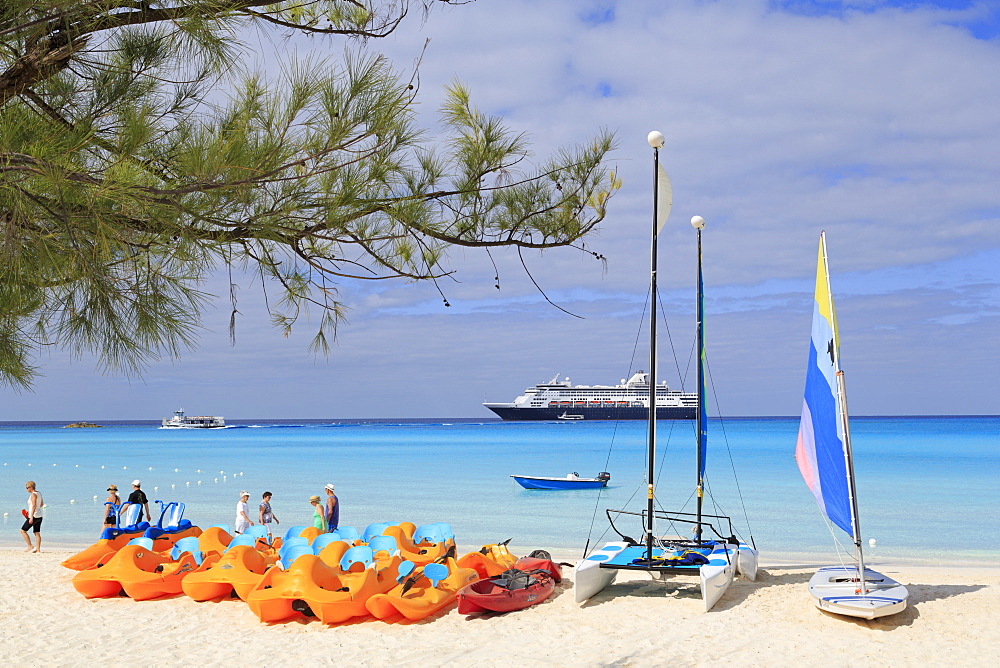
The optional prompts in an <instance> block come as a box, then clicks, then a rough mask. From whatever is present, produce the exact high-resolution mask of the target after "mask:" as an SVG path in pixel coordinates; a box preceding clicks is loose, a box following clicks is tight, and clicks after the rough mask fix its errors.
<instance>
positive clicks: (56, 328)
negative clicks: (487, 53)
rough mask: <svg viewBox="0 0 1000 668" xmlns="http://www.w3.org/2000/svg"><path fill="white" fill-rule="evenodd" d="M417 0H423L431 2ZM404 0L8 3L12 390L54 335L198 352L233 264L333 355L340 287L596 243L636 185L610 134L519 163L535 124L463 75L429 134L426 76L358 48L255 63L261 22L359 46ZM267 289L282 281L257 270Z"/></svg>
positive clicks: (118, 353)
mask: <svg viewBox="0 0 1000 668" xmlns="http://www.w3.org/2000/svg"><path fill="white" fill-rule="evenodd" d="M425 1H426V5H425V9H426V8H428V7H429V5H430V4H431V0H425ZM409 9H410V7H409V5H408V3H407V2H406V1H405V0H403V1H393V0H366V1H364V2H362V1H359V0H306V1H305V2H301V1H296V2H260V1H251V0H160V1H157V0H150V1H148V2H134V1H132V0H89V1H87V0H5V2H4V3H3V4H2V5H0V233H2V237H0V383H3V384H8V385H12V386H14V387H19V388H27V387H30V384H31V381H32V378H33V377H34V375H35V374H36V373H37V371H38V370H37V367H36V366H35V365H34V362H33V360H34V358H35V357H37V354H38V352H39V350H40V349H41V348H42V347H44V346H49V345H55V346H60V347H63V348H66V349H69V350H71V351H73V352H75V353H80V354H83V353H88V354H95V355H97V356H98V358H99V359H100V361H101V363H102V364H103V366H104V367H106V368H107V369H108V370H117V371H124V372H126V373H130V374H136V373H140V372H141V370H142V369H143V367H144V366H145V365H146V364H148V363H149V362H150V361H151V360H154V359H156V358H158V357H159V356H161V355H176V354H177V353H178V352H179V351H181V350H182V349H184V348H185V347H188V346H191V345H193V344H194V336H195V334H196V332H197V329H198V325H199V320H200V312H201V309H202V308H203V307H204V306H205V305H206V304H207V303H208V301H209V300H210V298H211V296H210V295H207V294H205V293H204V292H202V291H201V290H199V285H200V284H201V283H202V282H203V281H204V280H205V279H206V277H207V276H209V275H210V274H211V272H213V271H215V270H217V269H218V268H220V267H224V266H226V265H231V266H236V267H240V268H245V269H249V270H251V271H253V272H256V273H257V274H259V275H260V278H261V279H270V281H271V284H272V285H275V286H276V288H277V290H278V291H279V293H280V294H279V295H278V296H277V298H272V299H270V300H269V303H270V305H271V306H270V308H271V317H272V321H273V322H274V324H275V326H276V327H278V328H279V330H281V331H283V332H284V333H285V334H286V335H287V333H288V332H290V331H291V329H292V327H293V326H294V325H295V323H296V322H297V321H298V319H299V318H300V317H301V316H302V315H303V314H305V313H306V312H307V309H308V308H309V307H310V306H312V307H314V308H318V309H319V313H320V318H319V320H320V322H319V329H318V332H317V334H316V336H315V338H314V339H313V341H312V343H311V345H310V349H311V350H313V351H315V352H326V351H327V350H328V348H329V342H330V340H331V338H332V337H333V336H334V335H335V332H336V328H337V325H338V324H339V323H341V322H342V321H343V319H344V315H345V313H346V306H345V305H344V304H342V303H341V302H340V301H339V299H338V292H337V290H336V282H337V281H343V280H355V279H365V280H383V279H391V278H405V279H411V280H436V279H437V278H440V277H441V276H444V275H447V274H448V269H447V267H445V266H444V265H443V262H444V261H445V257H446V251H447V249H448V247H450V246H454V245H458V246H468V247H487V248H488V247H492V246H520V247H525V248H547V247H552V246H562V245H573V244H577V243H578V242H580V240H581V238H582V237H583V236H584V235H586V234H587V233H588V232H589V231H590V230H592V229H593V227H594V226H595V225H596V224H597V223H598V222H600V221H601V220H602V219H603V218H604V216H605V213H606V209H605V207H606V205H607V201H608V198H609V197H610V195H611V194H613V192H614V191H615V190H616V189H617V188H618V186H619V185H620V184H619V183H618V181H617V179H616V177H615V176H614V175H613V174H612V175H611V176H610V179H609V175H608V174H607V171H606V169H605V168H604V167H603V166H602V161H603V160H604V158H605V157H606V155H607V153H608V152H609V151H610V150H611V149H612V148H613V137H612V136H611V135H610V134H608V133H601V134H600V135H599V136H597V137H596V138H595V139H593V140H591V141H589V142H587V144H586V145H584V146H580V147H577V148H575V149H572V150H565V151H560V152H559V153H557V154H556V155H555V156H553V157H552V158H551V159H549V160H547V161H545V162H544V163H543V164H542V165H541V167H540V168H538V169H537V171H532V170H530V169H529V168H528V167H527V164H528V158H529V150H528V146H527V142H526V141H525V138H524V136H523V135H520V134H517V133H514V132H512V131H510V130H509V129H507V128H506V127H505V126H504V124H503V123H502V121H501V120H500V119H499V118H495V117H488V116H485V115H483V114H482V113H480V112H479V111H478V110H476V108H475V107H474V106H473V104H472V102H471V99H470V95H469V92H468V91H467V90H466V89H465V88H464V87H463V86H462V85H461V84H458V83H454V84H452V85H451V86H449V88H448V91H447V93H448V95H447V100H446V102H445V104H444V108H443V109H442V117H441V118H442V123H443V125H444V129H445V130H446V134H447V136H448V137H449V139H448V140H447V141H446V142H445V143H443V144H440V145H436V146H435V145H431V144H430V143H429V142H428V141H427V140H426V139H425V138H424V135H423V133H422V132H421V130H420V129H418V128H417V127H415V125H414V119H413V104H414V99H415V95H416V94H417V91H416V90H414V87H413V86H412V85H411V83H410V80H409V79H407V78H405V77H403V76H401V75H400V74H399V73H398V72H396V71H395V70H394V69H393V67H392V66H391V64H390V63H389V62H387V61H386V60H385V59H384V58H382V57H380V56H377V55H372V54H370V53H368V52H367V50H366V49H365V48H364V43H363V42H362V43H355V44H354V45H353V46H350V47H349V48H348V49H347V50H346V51H345V54H344V56H343V57H342V58H340V59H339V60H324V61H309V60H302V61H298V62H296V61H291V62H288V63H285V64H284V66H283V68H282V69H281V71H280V73H279V74H276V75H273V74H272V75H266V74H263V73H253V72H249V71H246V70H245V69H243V68H241V67H240V66H239V64H240V62H241V60H240V57H241V56H242V55H243V53H244V50H243V47H242V45H241V44H240V43H239V42H238V41H237V40H236V39H235V36H237V35H239V34H244V33H246V32H247V31H249V30H261V31H270V32H272V33H275V34H276V35H277V36H280V35H282V34H284V35H291V34H295V33H296V32H299V33H308V34H317V33H319V34H328V35H342V36H345V37H346V38H348V39H351V38H360V39H362V40H364V39H369V38H377V37H380V36H385V35H387V34H389V33H391V32H392V30H393V29H395V27H396V26H397V25H398V24H399V22H400V21H401V20H402V19H403V18H404V17H405V16H406V15H407V12H408V10H409ZM264 284H265V285H266V284H267V281H266V280H265V283H264Z"/></svg>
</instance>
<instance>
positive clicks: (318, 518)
mask: <svg viewBox="0 0 1000 668" xmlns="http://www.w3.org/2000/svg"><path fill="white" fill-rule="evenodd" d="M309 503H311V504H312V507H313V526H314V527H316V528H317V529H319V530H321V531H322V530H324V529H326V514H325V513H324V512H323V504H322V503H320V502H319V497H318V496H316V495H315V494H313V495H312V496H310V497H309Z"/></svg>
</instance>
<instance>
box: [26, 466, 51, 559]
mask: <svg viewBox="0 0 1000 668" xmlns="http://www.w3.org/2000/svg"><path fill="white" fill-rule="evenodd" d="M24 489H26V490H28V509H27V510H25V511H24V524H23V525H21V535H22V536H24V542H25V543H27V544H28V548H27V549H26V550H25V552H41V551H42V506H44V505H45V501H44V500H43V499H42V493H41V492H39V491H38V490H37V489H35V481H34V480H29V481H28V482H26V483H24ZM28 529H31V530H32V531H34V532H35V545H34V547H32V545H31V538H29V537H28Z"/></svg>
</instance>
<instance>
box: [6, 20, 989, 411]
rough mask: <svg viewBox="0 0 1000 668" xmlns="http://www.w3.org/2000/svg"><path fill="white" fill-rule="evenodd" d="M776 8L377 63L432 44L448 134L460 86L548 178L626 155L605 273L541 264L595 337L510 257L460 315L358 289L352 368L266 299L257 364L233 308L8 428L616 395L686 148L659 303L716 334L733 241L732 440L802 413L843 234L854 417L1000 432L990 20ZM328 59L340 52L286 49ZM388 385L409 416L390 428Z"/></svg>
mask: <svg viewBox="0 0 1000 668" xmlns="http://www.w3.org/2000/svg"><path fill="white" fill-rule="evenodd" d="M772 4H773V3H769V2H765V1H764V0H756V1H753V2H743V3H723V2H703V1H695V0H690V1H684V0H678V1H674V2H669V3H664V2H659V1H657V0H642V1H640V0H630V1H629V2H621V3H601V2H591V3H585V4H581V3H578V2H574V1H572V0H561V1H558V2H557V1H552V2H545V3H539V2H527V1H525V0H505V1H504V2H487V1H485V0H484V1H481V2H478V3H474V4H471V5H467V6H463V7H458V8H453V9H441V10H435V11H433V12H432V13H431V16H430V18H429V20H428V21H427V22H426V23H425V24H420V23H419V22H417V21H414V22H411V23H409V24H404V28H403V29H401V30H400V31H399V33H398V34H397V35H395V36H393V37H392V38H390V39H387V40H384V41H372V42H371V43H370V44H369V48H373V49H379V50H381V51H383V52H385V53H387V54H388V55H390V57H391V58H392V59H393V60H394V62H395V63H396V64H397V66H399V67H400V68H408V67H409V66H410V64H411V63H412V62H413V59H414V58H416V57H417V56H418V55H419V53H420V50H421V48H422V46H423V41H424V39H425V38H428V37H430V38H431V42H430V45H429V47H428V50H427V53H426V55H425V58H424V61H423V64H422V66H421V69H420V72H421V106H420V116H421V122H422V123H424V124H426V125H428V126H430V125H432V124H434V123H435V122H436V111H435V110H436V106H437V104H438V102H439V101H440V99H441V90H442V86H444V85H445V84H447V83H448V82H450V81H451V80H453V79H455V78H458V79H460V80H462V81H464V82H466V83H467V84H468V85H469V86H470V87H471V89H472V92H473V95H474V100H475V101H476V102H477V103H478V104H479V106H480V107H481V108H482V109H483V110H484V111H485V112H487V113H493V114H498V113H502V114H503V115H504V116H505V118H506V120H507V122H508V124H509V125H510V126H511V127H512V128H513V129H515V130H517V131H524V132H527V133H528V134H529V135H530V137H531V139H532V140H533V142H534V143H535V145H536V146H537V148H538V154H539V156H540V157H542V156H544V155H546V154H547V153H548V152H550V151H551V150H553V149H554V148H555V147H557V146H560V145H567V144H573V143H575V142H579V141H583V140H584V139H585V138H586V137H588V136H591V135H593V134H594V133H595V132H596V131H597V129H598V128H600V127H602V126H607V127H610V128H612V129H614V130H616V131H617V132H618V136H619V139H620V142H621V148H620V149H619V150H618V151H617V152H616V153H615V155H614V156H613V159H614V164H615V166H616V167H617V168H618V169H619V170H620V173H621V175H622V176H623V178H624V180H625V186H624V188H623V189H622V191H621V192H620V193H619V194H618V195H617V197H616V198H615V199H614V200H613V203H612V206H611V212H610V215H609V217H608V219H607V221H606V222H605V223H604V224H603V225H602V229H601V230H600V231H599V232H598V234H596V235H595V236H594V238H593V239H592V240H591V241H590V243H589V245H590V246H591V247H593V248H594V249H595V250H597V251H599V252H601V253H602V254H604V255H605V256H606V257H607V258H608V265H607V272H604V271H603V270H602V265H601V263H599V262H597V261H595V260H594V259H593V258H591V257H589V256H585V255H582V254H579V253H577V252H575V251H573V250H569V249H563V250H556V251H549V252H547V253H545V254H543V255H541V256H539V255H537V254H531V255H528V256H527V263H528V266H529V267H530V268H531V271H532V275H533V276H534V277H535V279H536V280H538V282H539V283H540V284H541V286H542V287H543V289H544V290H545V291H546V293H547V294H549V296H550V297H551V298H552V299H553V300H554V301H556V302H557V303H559V304H560V305H561V306H564V307H565V308H567V309H568V310H570V311H573V312H575V313H580V314H581V315H585V316H586V317H587V319H586V320H578V319H576V318H572V317H569V316H565V315H563V314H562V313H560V312H559V311H556V310H555V309H553V308H552V307H549V306H547V305H546V304H544V302H543V300H542V299H541V297H540V296H539V295H538V292H537V290H536V289H535V288H534V286H533V285H532V283H531V281H530V280H529V279H528V278H527V276H526V275H525V274H524V272H523V270H522V269H521V266H520V261H519V260H518V259H517V256H516V255H515V254H512V253H503V252H500V253H496V254H495V256H494V257H495V260H496V263H497V265H498V269H499V273H500V277H501V285H502V290H501V291H500V292H499V293H497V291H496V289H495V288H494V287H493V276H494V268H493V265H492V264H491V262H490V261H489V258H488V257H486V256H485V255H484V254H482V253H479V252H475V251H469V250H461V249H456V250H455V251H453V252H452V254H451V261H452V263H453V266H454V267H455V268H456V269H458V273H457V275H456V278H457V279H458V281H460V282H452V281H449V280H445V281H442V283H441V286H442V289H443V290H444V291H445V294H446V295H447V297H448V299H449V300H450V301H451V303H453V304H454V307H453V309H451V310H448V309H445V308H444V307H443V305H441V301H440V296H439V295H438V294H437V291H436V290H435V289H434V288H433V286H431V285H413V284H409V283H403V282H396V283H391V284H388V283H382V282H380V283H348V284H344V285H343V286H342V296H343V298H344V299H345V301H346V302H347V303H348V305H349V306H351V307H352V309H351V311H350V312H349V319H350V322H349V324H347V325H346V326H345V327H344V328H343V329H342V330H341V333H340V338H339V342H338V345H337V347H336V349H335V352H334V355H333V357H332V358H331V361H329V362H319V363H314V361H313V360H312V358H311V357H310V356H309V355H308V354H307V353H306V352H305V347H306V341H307V340H308V336H309V333H308V331H307V327H302V328H298V329H297V330H296V332H295V333H294V334H293V336H292V337H291V339H289V340H286V339H283V338H282V337H281V336H280V335H279V334H277V333H276V332H274V331H273V330H270V329H269V328H268V326H267V318H266V316H265V315H264V314H263V313H262V312H261V311H260V309H261V304H260V301H261V300H260V299H259V298H254V297H250V296H249V292H250V290H249V289H248V290H245V291H243V292H242V293H241V311H243V312H244V313H245V314H246V315H245V316H244V318H242V319H241V325H240V331H239V338H238V345H237V347H236V348H230V347H229V346H228V344H227V342H226V341H227V340H226V336H225V331H226V325H227V322H228V311H227V310H226V309H225V308H224V307H223V308H222V309H221V310H220V312H219V313H213V314H210V324H211V328H212V329H213V330H215V333H214V334H210V335H208V336H207V337H206V339H205V340H204V347H203V348H202V349H201V350H200V351H198V352H196V353H192V354H189V355H185V356H184V358H183V359H182V361H181V362H179V363H176V364H162V365H157V366H156V367H155V368H154V369H153V370H152V371H151V373H150V376H149V381H148V382H147V384H146V385H140V384H133V385H131V386H129V385H128V384H127V383H125V382H124V381H120V380H115V379H104V378H92V376H91V372H90V368H89V364H76V365H73V366H72V367H67V366H66V365H65V364H64V363H63V362H61V361H60V360H61V358H60V357H59V356H56V357H54V358H53V360H54V361H53V362H52V363H51V364H49V365H48V367H47V369H46V371H47V373H48V374H49V379H47V380H44V381H43V382H42V384H41V385H40V392H39V393H38V394H36V395H34V396H32V397H17V396H13V395H11V397H10V401H5V402H4V403H5V404H6V407H5V408H0V419H16V418H18V417H21V416H32V415H33V416H41V415H52V416H55V417H62V415H63V414H64V409H63V408H62V406H64V405H66V404H60V403H59V402H52V401H48V400H47V397H51V396H62V397H67V396H69V394H71V393H67V392H66V391H64V390H63V389H61V387H62V386H64V385H65V384H66V383H69V384H71V385H73V384H79V385H80V386H91V385H93V386H98V387H100V388H101V392H100V393H99V394H102V395H103V396H105V397H106V398H108V397H110V398H113V400H108V399H105V400H102V401H103V403H101V404H94V403H93V401H94V400H90V401H91V402H92V405H94V406H95V407H96V406H102V407H103V408H102V409H101V410H105V409H106V410H108V411H110V412H107V413H103V415H107V416H114V415H117V414H116V413H115V412H114V411H115V410H118V411H122V410H125V409H124V408H123V407H124V406H129V407H131V408H129V409H128V411H127V412H128V417H136V418H138V417H148V416H149V415H150V414H151V411H152V415H153V416H156V415H159V414H161V413H163V414H165V413H166V412H168V411H169V410H171V409H172V408H173V407H174V406H173V404H174V403H176V402H177V401H183V402H184V403H185V405H186V406H187V407H189V408H191V409H192V410H194V409H195V406H194V404H193V403H192V401H193V400H198V401H199V403H200V404H201V406H200V407H199V410H200V409H201V407H204V408H205V409H206V410H210V411H215V412H217V411H219V410H220V409H218V408H215V406H219V404H220V403H221V405H222V410H223V412H225V413H228V414H232V415H241V416H247V417H249V416H255V415H256V416H270V417H278V416H289V417H294V416H299V417H308V416H334V415H335V416H340V417H355V416H356V417H371V416H418V415H421V416H463V415H472V416H474V415H482V414H484V413H483V411H482V410H481V409H479V408H478V402H480V401H482V399H483V397H482V394H483V393H486V394H488V395H489V398H490V399H492V400H495V399H504V398H509V397H512V396H513V395H514V394H515V393H517V392H519V391H520V390H521V389H523V387H524V386H525V385H527V384H530V383H533V382H536V381H539V380H545V379H547V378H548V377H551V375H552V374H554V373H556V372H557V371H559V372H562V373H563V374H568V375H570V376H571V377H572V378H573V380H574V381H575V382H581V383H582V382H599V383H605V382H609V381H614V380H617V379H618V378H620V377H622V376H623V375H626V374H627V373H628V369H627V367H628V362H629V360H628V358H629V357H630V356H631V350H632V345H633V342H634V340H635V336H636V334H635V327H636V326H637V325H636V323H635V317H636V312H637V311H641V303H642V299H643V296H644V295H645V291H646V281H647V276H646V268H645V263H646V258H647V252H648V251H647V244H648V241H647V234H648V232H647V228H648V225H649V216H650V214H649V201H650V194H649V190H650V182H651V176H650V165H651V156H650V151H649V149H648V146H647V145H646V143H645V137H646V133H647V132H648V131H649V130H651V129H659V130H661V131H663V132H664V133H665V134H666V135H667V145H666V147H665V149H664V150H663V152H662V157H663V161H664V163H665V165H666V167H667V170H668V171H669V173H670V175H671V178H672V181H673V184H674V209H673V212H672V214H671V219H670V222H669V223H668V228H667V230H666V231H665V233H664V237H663V245H662V247H661V262H662V263H663V264H662V265H661V269H662V272H661V284H662V285H664V286H666V290H667V291H668V293H667V294H666V296H665V298H666V299H667V300H668V301H669V303H670V304H671V309H672V311H673V314H674V315H676V317H677V318H678V319H679V322H680V324H679V325H677V329H678V331H680V330H686V329H689V328H688V323H687V320H688V319H689V318H688V316H687V315H686V312H687V311H686V310H687V309H690V308H692V306H691V300H692V296H691V291H692V290H693V274H694V269H693V264H692V262H693V234H692V232H691V230H690V228H689V227H688V225H687V220H688V219H689V218H690V216H691V215H693V214H695V213H698V214H701V215H703V216H705V218H706V219H707V220H708V222H709V227H708V230H707V231H706V262H707V267H706V279H707V281H708V285H709V290H710V300H709V301H710V307H711V306H712V305H714V306H715V307H716V308H717V309H718V310H717V311H716V312H715V313H714V314H712V313H710V323H711V336H712V338H711V339H710V354H711V357H712V360H713V365H714V366H713V370H714V371H713V372H714V375H715V377H716V381H717V382H721V383H724V384H723V385H722V387H720V393H721V396H722V397H723V399H724V401H723V409H724V410H725V411H726V412H729V413H733V414H753V413H757V414H791V413H795V412H796V410H797V406H798V402H799V399H798V395H799V393H800V391H801V387H800V385H801V381H800V375H801V367H802V365H803V364H804V362H803V355H804V353H803V350H804V345H805V344H804V341H805V339H804V337H805V335H806V334H805V333H806V332H807V331H808V329H807V328H808V318H809V314H810V313H811V309H810V307H809V303H808V300H809V294H810V291H811V289H812V288H811V280H812V276H813V272H814V271H815V266H814V262H815V252H816V251H815V249H816V238H817V235H818V233H819V230H820V229H826V230H827V231H828V232H829V242H830V246H831V254H832V255H833V259H832V260H831V262H832V265H833V268H834V272H835V274H838V276H837V278H838V280H841V279H842V280H843V283H840V282H836V281H835V287H837V285H843V286H844V288H845V290H844V294H839V295H838V305H839V306H840V308H841V317H842V328H843V330H844V332H845V348H846V347H849V348H850V355H849V356H848V359H850V360H851V361H853V362H854V364H856V365H857V366H860V367H862V369H861V370H860V371H861V372H854V373H852V376H855V375H856V376H858V377H859V379H858V380H854V378H853V377H852V390H853V388H854V386H855V385H857V386H859V387H860V389H858V390H854V391H853V396H854V397H857V396H858V395H860V397H861V399H858V398H853V399H852V406H853V407H857V408H858V409H859V412H862V413H897V412H898V413H913V412H929V413H948V412H957V413H967V412H996V406H998V405H1000V391H998V388H997V384H996V381H995V376H996V373H995V371H996V368H997V355H996V353H995V352H994V351H995V346H994V345H993V344H992V341H993V339H994V338H995V332H996V324H997V323H996V320H997V299H998V297H997V284H998V281H997V274H996V269H995V266H996V264H995V260H996V258H997V257H998V256H1000V255H998V249H1000V195H998V190H997V187H996V184H997V183H998V182H1000V161H998V160H997V159H996V156H997V155H1000V116H998V115H997V113H996V110H997V109H998V108H1000V88H998V87H997V86H996V85H995V73H996V72H998V71H1000V40H998V39H997V38H993V39H989V40H984V39H976V38H975V37H974V36H973V33H970V31H969V30H968V29H966V28H965V27H962V26H965V25H968V24H969V23H970V22H974V17H975V15H976V12H980V11H985V10H984V7H986V6H985V5H983V4H979V5H973V6H972V7H971V8H970V9H968V10H965V11H963V12H951V11H945V10H941V9H935V8H933V7H916V8H907V9H899V8H893V7H891V6H888V5H887V4H886V3H880V2H874V3H853V5H851V6H848V7H847V8H846V9H844V10H842V11H838V12H836V13H835V14H827V15H823V14H819V15H807V13H805V12H799V13H792V12H788V11H780V10H776V9H774V8H773V7H772ZM852 7H857V8H858V9H857V10H855V9H853V8H852ZM609 8H612V9H613V14H607V13H606V10H608V9H609ZM612 15H613V20H603V19H607V18H610V17H611V16H612ZM595 16H596V17H601V19H602V20H593V17H595ZM970 17H973V18H970ZM322 44H328V45H330V46H329V47H328V48H327V47H324V48H326V49H327V52H328V53H332V54H334V55H337V54H339V53H340V52H341V50H342V48H343V46H342V43H340V42H336V41H334V42H323V41H321V40H297V41H293V42H292V44H291V45H290V47H293V48H296V49H298V50H299V52H300V53H306V52H307V51H308V50H309V49H316V48H318V47H319V46H320V45H322ZM285 48H286V45H284V44H282V45H281V49H282V50H284V49H285ZM983 258H991V260H990V261H984V260H983ZM942 282H943V283H944V284H940V283H942ZM215 292H217V293H218V294H225V291H224V290H221V291H220V290H216V291H215ZM713 300H714V302H713ZM848 341H849V343H848ZM956 341H961V346H956ZM800 353H802V354H800ZM640 359H641V355H640ZM636 366H638V365H636ZM989 368H992V369H993V373H987V372H986V371H985V369H989ZM668 377H669V376H668ZM386 378H390V379H392V382H393V387H394V388H396V389H395V390H394V395H395V396H398V397H401V398H405V400H406V401H405V402H404V403H400V404H395V405H386V404H385V403H384V402H382V401H380V400H379V396H380V393H381V392H382V389H381V388H382V385H380V383H381V382H383V381H384V379H386ZM154 379H155V380H154ZM263 387H266V388H268V391H267V392H262V391H261V388H263ZM938 388H940V389H942V390H947V391H936V390H937V389H938ZM3 393H4V395H5V398H6V397H7V395H8V394H9V391H7V390H4V391H3ZM95 394H98V393H95ZM74 396H76V397H78V398H79V396H80V395H79V393H76V394H75V395H74ZM185 396H186V397H189V398H184V397H185ZM80 400H81V401H83V400H82V399H80ZM95 410H97V408H95ZM98 412H100V411H98ZM80 417H84V416H80Z"/></svg>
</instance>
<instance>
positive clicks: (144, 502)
mask: <svg viewBox="0 0 1000 668" xmlns="http://www.w3.org/2000/svg"><path fill="white" fill-rule="evenodd" d="M141 485H142V483H140V482H139V481H138V480H133V481H132V493H131V494H129V495H128V502H129V504H130V505H132V504H134V505H137V506H142V507H143V508H145V509H146V520H147V521H148V522H149V523H150V524H152V523H153V513H151V512H149V499H147V498H146V493H145V492H144V491H142V490H141V489H140V487H141ZM135 521H136V522H141V521H142V514H141V513H140V514H139V517H137V518H136V520H135Z"/></svg>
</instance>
